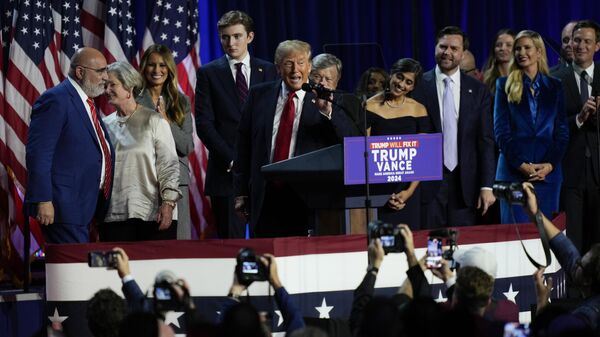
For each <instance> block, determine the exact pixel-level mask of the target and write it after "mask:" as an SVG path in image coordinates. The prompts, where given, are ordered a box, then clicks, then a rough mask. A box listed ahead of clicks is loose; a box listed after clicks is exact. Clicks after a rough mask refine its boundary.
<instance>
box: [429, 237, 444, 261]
mask: <svg viewBox="0 0 600 337" xmlns="http://www.w3.org/2000/svg"><path fill="white" fill-rule="evenodd" d="M425 264H426V265H427V268H439V267H441V266H442V238H429V239H428V240H427V259H426V260H425Z"/></svg>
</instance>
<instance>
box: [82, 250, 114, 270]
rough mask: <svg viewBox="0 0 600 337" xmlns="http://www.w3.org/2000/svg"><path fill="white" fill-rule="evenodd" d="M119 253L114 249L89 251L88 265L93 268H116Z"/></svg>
mask: <svg viewBox="0 0 600 337" xmlns="http://www.w3.org/2000/svg"><path fill="white" fill-rule="evenodd" d="M117 255H119V252H115V251H112V250H109V251H106V252H103V251H91V252H89V253H88V266H89V267H92V268H106V269H116V268H117Z"/></svg>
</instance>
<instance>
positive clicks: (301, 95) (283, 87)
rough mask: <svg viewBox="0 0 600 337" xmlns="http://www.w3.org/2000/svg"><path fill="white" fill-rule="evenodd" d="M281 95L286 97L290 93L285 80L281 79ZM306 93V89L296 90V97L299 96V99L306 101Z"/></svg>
mask: <svg viewBox="0 0 600 337" xmlns="http://www.w3.org/2000/svg"><path fill="white" fill-rule="evenodd" d="M280 92H281V96H282V97H283V98H284V99H285V98H286V97H287V95H288V93H289V90H288V88H287V86H286V85H285V82H284V81H281V90H280ZM304 95H306V91H304V90H302V89H300V90H296V97H298V101H300V102H302V101H304Z"/></svg>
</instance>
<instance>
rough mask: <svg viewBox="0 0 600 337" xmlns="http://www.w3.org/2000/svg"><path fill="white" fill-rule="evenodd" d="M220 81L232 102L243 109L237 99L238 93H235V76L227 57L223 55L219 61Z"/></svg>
mask: <svg viewBox="0 0 600 337" xmlns="http://www.w3.org/2000/svg"><path fill="white" fill-rule="evenodd" d="M217 72H218V75H219V76H217V77H218V78H219V81H220V82H221V86H222V87H223V91H224V92H225V93H226V95H227V96H228V97H231V99H232V101H234V102H235V105H236V106H237V107H238V108H239V109H241V108H242V104H241V103H240V101H239V99H238V98H237V93H236V92H235V81H234V79H233V75H232V73H231V68H229V62H228V61H227V57H226V56H225V55H223V57H221V58H220V59H219V64H218V68H217Z"/></svg>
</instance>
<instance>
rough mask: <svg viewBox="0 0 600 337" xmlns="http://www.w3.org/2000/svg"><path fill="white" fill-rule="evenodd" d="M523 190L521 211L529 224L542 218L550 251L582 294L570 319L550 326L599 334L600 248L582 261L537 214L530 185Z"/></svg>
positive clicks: (556, 231) (542, 216)
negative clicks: (580, 300) (523, 202)
mask: <svg viewBox="0 0 600 337" xmlns="http://www.w3.org/2000/svg"><path fill="white" fill-rule="evenodd" d="M522 186H523V190H524V191H525V194H526V196H527V203H526V205H524V206H523V209H524V210H525V212H526V213H527V214H528V216H529V218H530V219H531V221H534V222H535V221H536V217H539V218H541V220H542V223H543V230H544V231H545V233H546V235H547V236H548V239H549V240H550V249H551V250H552V252H553V253H554V255H555V256H556V258H557V259H558V262H559V263H560V265H561V266H562V267H563V269H564V270H565V273H566V275H567V277H568V278H569V280H570V281H571V283H572V284H573V285H574V286H576V287H577V288H578V289H579V290H580V291H581V294H582V296H583V298H584V300H583V301H582V303H581V304H580V305H579V306H578V307H577V308H576V309H575V310H573V311H572V312H571V313H570V314H569V315H566V316H564V317H559V318H558V319H556V320H555V322H553V323H556V324H555V326H556V328H557V329H558V328H560V329H565V330H567V331H568V330H569V329H573V328H574V327H575V328H577V327H585V328H588V329H591V330H594V331H595V332H596V333H598V332H599V331H600V329H599V324H598V322H599V320H600V314H599V313H600V244H599V243H596V244H595V245H593V246H592V247H591V248H590V250H589V251H588V252H586V253H585V255H584V256H583V257H581V255H580V253H579V252H578V251H577V248H575V246H574V245H573V243H572V242H571V240H569V239H568V238H567V237H566V236H565V235H564V234H563V233H562V232H561V231H560V230H559V229H558V228H556V226H554V224H553V223H552V222H551V221H550V220H548V218H547V217H546V216H545V215H544V214H543V213H542V212H541V211H540V209H539V208H538V202H537V198H536V196H535V193H534V192H533V191H534V188H533V185H532V184H530V183H527V182H525V183H523V185H522ZM548 295H549V293H548ZM546 301H547V299H546ZM554 332H558V333H560V331H557V330H554ZM557 335H558V334H557Z"/></svg>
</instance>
